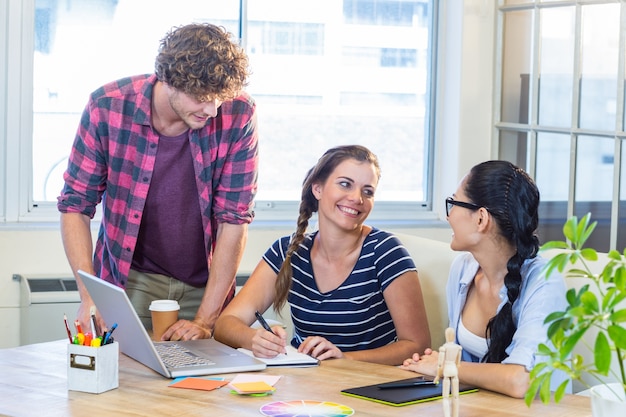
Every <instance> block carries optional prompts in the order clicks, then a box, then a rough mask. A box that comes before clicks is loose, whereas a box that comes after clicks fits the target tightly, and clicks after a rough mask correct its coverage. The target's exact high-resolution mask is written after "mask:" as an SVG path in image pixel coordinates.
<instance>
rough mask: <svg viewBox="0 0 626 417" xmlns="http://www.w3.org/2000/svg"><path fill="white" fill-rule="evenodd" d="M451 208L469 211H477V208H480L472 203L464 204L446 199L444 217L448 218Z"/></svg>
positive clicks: (450, 198) (449, 198)
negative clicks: (462, 208) (456, 207)
mask: <svg viewBox="0 0 626 417" xmlns="http://www.w3.org/2000/svg"><path fill="white" fill-rule="evenodd" d="M452 206H459V207H464V208H466V209H470V210H478V209H479V208H481V207H482V206H479V205H477V204H474V203H466V202H464V201H457V200H455V199H453V198H452V197H448V198H446V217H448V216H450V210H451V209H452Z"/></svg>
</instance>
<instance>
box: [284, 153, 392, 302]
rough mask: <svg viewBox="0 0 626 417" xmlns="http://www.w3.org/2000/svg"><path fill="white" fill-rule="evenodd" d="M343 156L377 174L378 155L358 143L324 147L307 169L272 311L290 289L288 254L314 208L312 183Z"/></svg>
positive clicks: (294, 249) (298, 241)
mask: <svg viewBox="0 0 626 417" xmlns="http://www.w3.org/2000/svg"><path fill="white" fill-rule="evenodd" d="M347 159H354V160H356V161H359V162H368V163H370V164H372V165H373V166H374V167H375V168H376V171H377V172H378V176H379V177H380V167H379V165H378V158H377V157H376V155H374V154H373V153H372V152H371V151H370V150H369V149H367V148H366V147H364V146H361V145H344V146H337V147H335V148H331V149H329V150H327V151H326V152H325V153H324V155H322V157H321V158H320V159H319V160H318V161H317V164H315V166H314V167H313V168H311V169H310V170H309V172H308V173H307V175H306V177H305V178H304V182H303V183H302V196H301V199H300V209H299V215H298V220H297V228H296V232H295V233H294V234H293V236H292V238H291V242H290V243H289V247H288V248H287V253H286V255H285V260H284V261H283V264H282V266H281V268H280V271H278V276H277V278H276V285H275V290H276V298H275V299H274V310H275V311H277V312H278V311H280V310H281V309H282V307H283V305H284V304H285V302H286V301H287V296H288V295H289V290H290V289H291V280H292V269H291V257H292V256H293V255H294V253H297V251H298V248H299V246H300V244H301V243H302V241H303V240H304V238H305V233H306V230H307V227H308V226H309V219H310V218H311V216H312V215H313V213H315V212H317V210H318V201H317V199H316V198H315V196H314V195H313V185H315V184H320V183H324V182H326V180H327V179H328V177H329V176H330V174H331V173H332V172H333V171H334V170H335V168H336V167H337V166H338V165H339V164H341V163H342V162H343V161H345V160H347Z"/></svg>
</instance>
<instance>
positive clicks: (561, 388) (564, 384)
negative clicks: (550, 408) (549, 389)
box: [554, 379, 569, 403]
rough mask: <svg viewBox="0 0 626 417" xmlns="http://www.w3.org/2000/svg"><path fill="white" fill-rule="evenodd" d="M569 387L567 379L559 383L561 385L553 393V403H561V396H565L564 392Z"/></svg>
mask: <svg viewBox="0 0 626 417" xmlns="http://www.w3.org/2000/svg"><path fill="white" fill-rule="evenodd" d="M568 385H569V379H567V380H565V381H563V382H561V384H559V386H558V388H557V389H556V391H554V402H555V403H558V402H560V401H561V399H562V398H563V396H564V395H565V391H566V390H567V388H568Z"/></svg>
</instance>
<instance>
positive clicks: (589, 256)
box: [580, 248, 598, 261]
mask: <svg viewBox="0 0 626 417" xmlns="http://www.w3.org/2000/svg"><path fill="white" fill-rule="evenodd" d="M580 256H582V257H583V258H585V259H586V260H588V261H597V260H598V252H596V250H595V249H591V248H585V249H583V250H581V251H580Z"/></svg>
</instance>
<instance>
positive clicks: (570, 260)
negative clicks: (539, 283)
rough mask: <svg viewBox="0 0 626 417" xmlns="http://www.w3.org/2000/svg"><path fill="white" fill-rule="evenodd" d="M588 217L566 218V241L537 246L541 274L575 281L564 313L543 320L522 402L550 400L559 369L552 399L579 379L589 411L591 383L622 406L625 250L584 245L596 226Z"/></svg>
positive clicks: (625, 356)
mask: <svg viewBox="0 0 626 417" xmlns="http://www.w3.org/2000/svg"><path fill="white" fill-rule="evenodd" d="M590 219H591V215H590V214H589V213H588V214H587V215H585V216H584V217H583V218H582V219H581V220H580V222H579V221H578V218H577V217H576V216H574V217H571V218H570V219H569V220H567V222H566V223H565V225H564V226H563V234H564V236H565V238H566V241H550V242H547V243H545V244H544V245H542V247H541V251H542V252H546V251H548V254H549V255H548V258H549V261H548V262H547V264H546V271H545V272H546V276H548V275H550V274H551V273H553V272H554V271H555V270H558V271H559V272H561V273H562V274H563V275H564V276H565V277H566V279H568V280H569V279H574V280H575V281H577V282H576V283H577V284H580V285H578V286H577V287H576V286H572V287H571V288H570V289H569V290H568V291H567V295H566V297H567V307H566V309H565V311H556V312H554V313H552V314H550V315H548V316H547V317H546V319H545V323H546V324H548V331H547V336H548V340H549V342H550V343H549V344H541V345H539V348H538V358H537V364H536V365H535V367H534V368H533V370H532V371H531V373H530V386H529V389H528V391H527V392H526V397H525V401H526V404H528V405H530V404H531V402H532V401H533V400H534V398H536V396H537V394H539V397H540V398H541V400H542V401H543V402H544V403H547V402H549V401H550V397H551V395H552V393H551V386H550V379H551V376H552V374H553V373H554V372H555V371H562V372H564V373H565V374H566V375H567V377H568V379H567V380H565V381H564V382H563V383H561V384H560V385H559V386H558V388H557V389H556V390H555V391H554V401H555V402H559V401H560V400H561V398H562V397H563V395H564V394H565V392H566V389H567V387H568V385H569V382H570V381H578V382H579V383H581V384H582V385H583V386H585V387H587V388H590V389H591V397H592V411H593V412H594V415H599V414H597V413H596V410H597V408H598V406H597V405H596V404H594V392H593V390H594V388H595V387H596V386H602V387H603V390H604V391H608V392H609V394H610V395H609V397H613V399H612V400H609V401H611V402H613V403H615V404H617V406H619V407H620V410H623V407H624V405H626V403H624V402H623V401H624V398H625V392H626V371H625V369H624V367H625V360H626V329H625V328H624V323H626V302H625V301H624V300H626V249H625V250H624V252H623V253H620V252H618V251H616V250H611V251H610V252H609V253H608V254H602V253H601V254H599V253H598V252H597V251H596V250H595V249H592V248H585V247H584V245H585V243H586V241H587V239H588V238H589V236H590V235H591V233H592V232H593V230H594V229H595V227H596V224H597V222H593V223H591V222H590ZM568 283H569V282H568ZM585 351H586V352H587V353H586V354H583V353H581V352H585ZM585 356H586V357H585ZM612 364H613V366H612ZM620 401H621V402H620ZM614 406H615V405H614ZM619 413H622V411H619ZM615 415H617V414H615Z"/></svg>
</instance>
